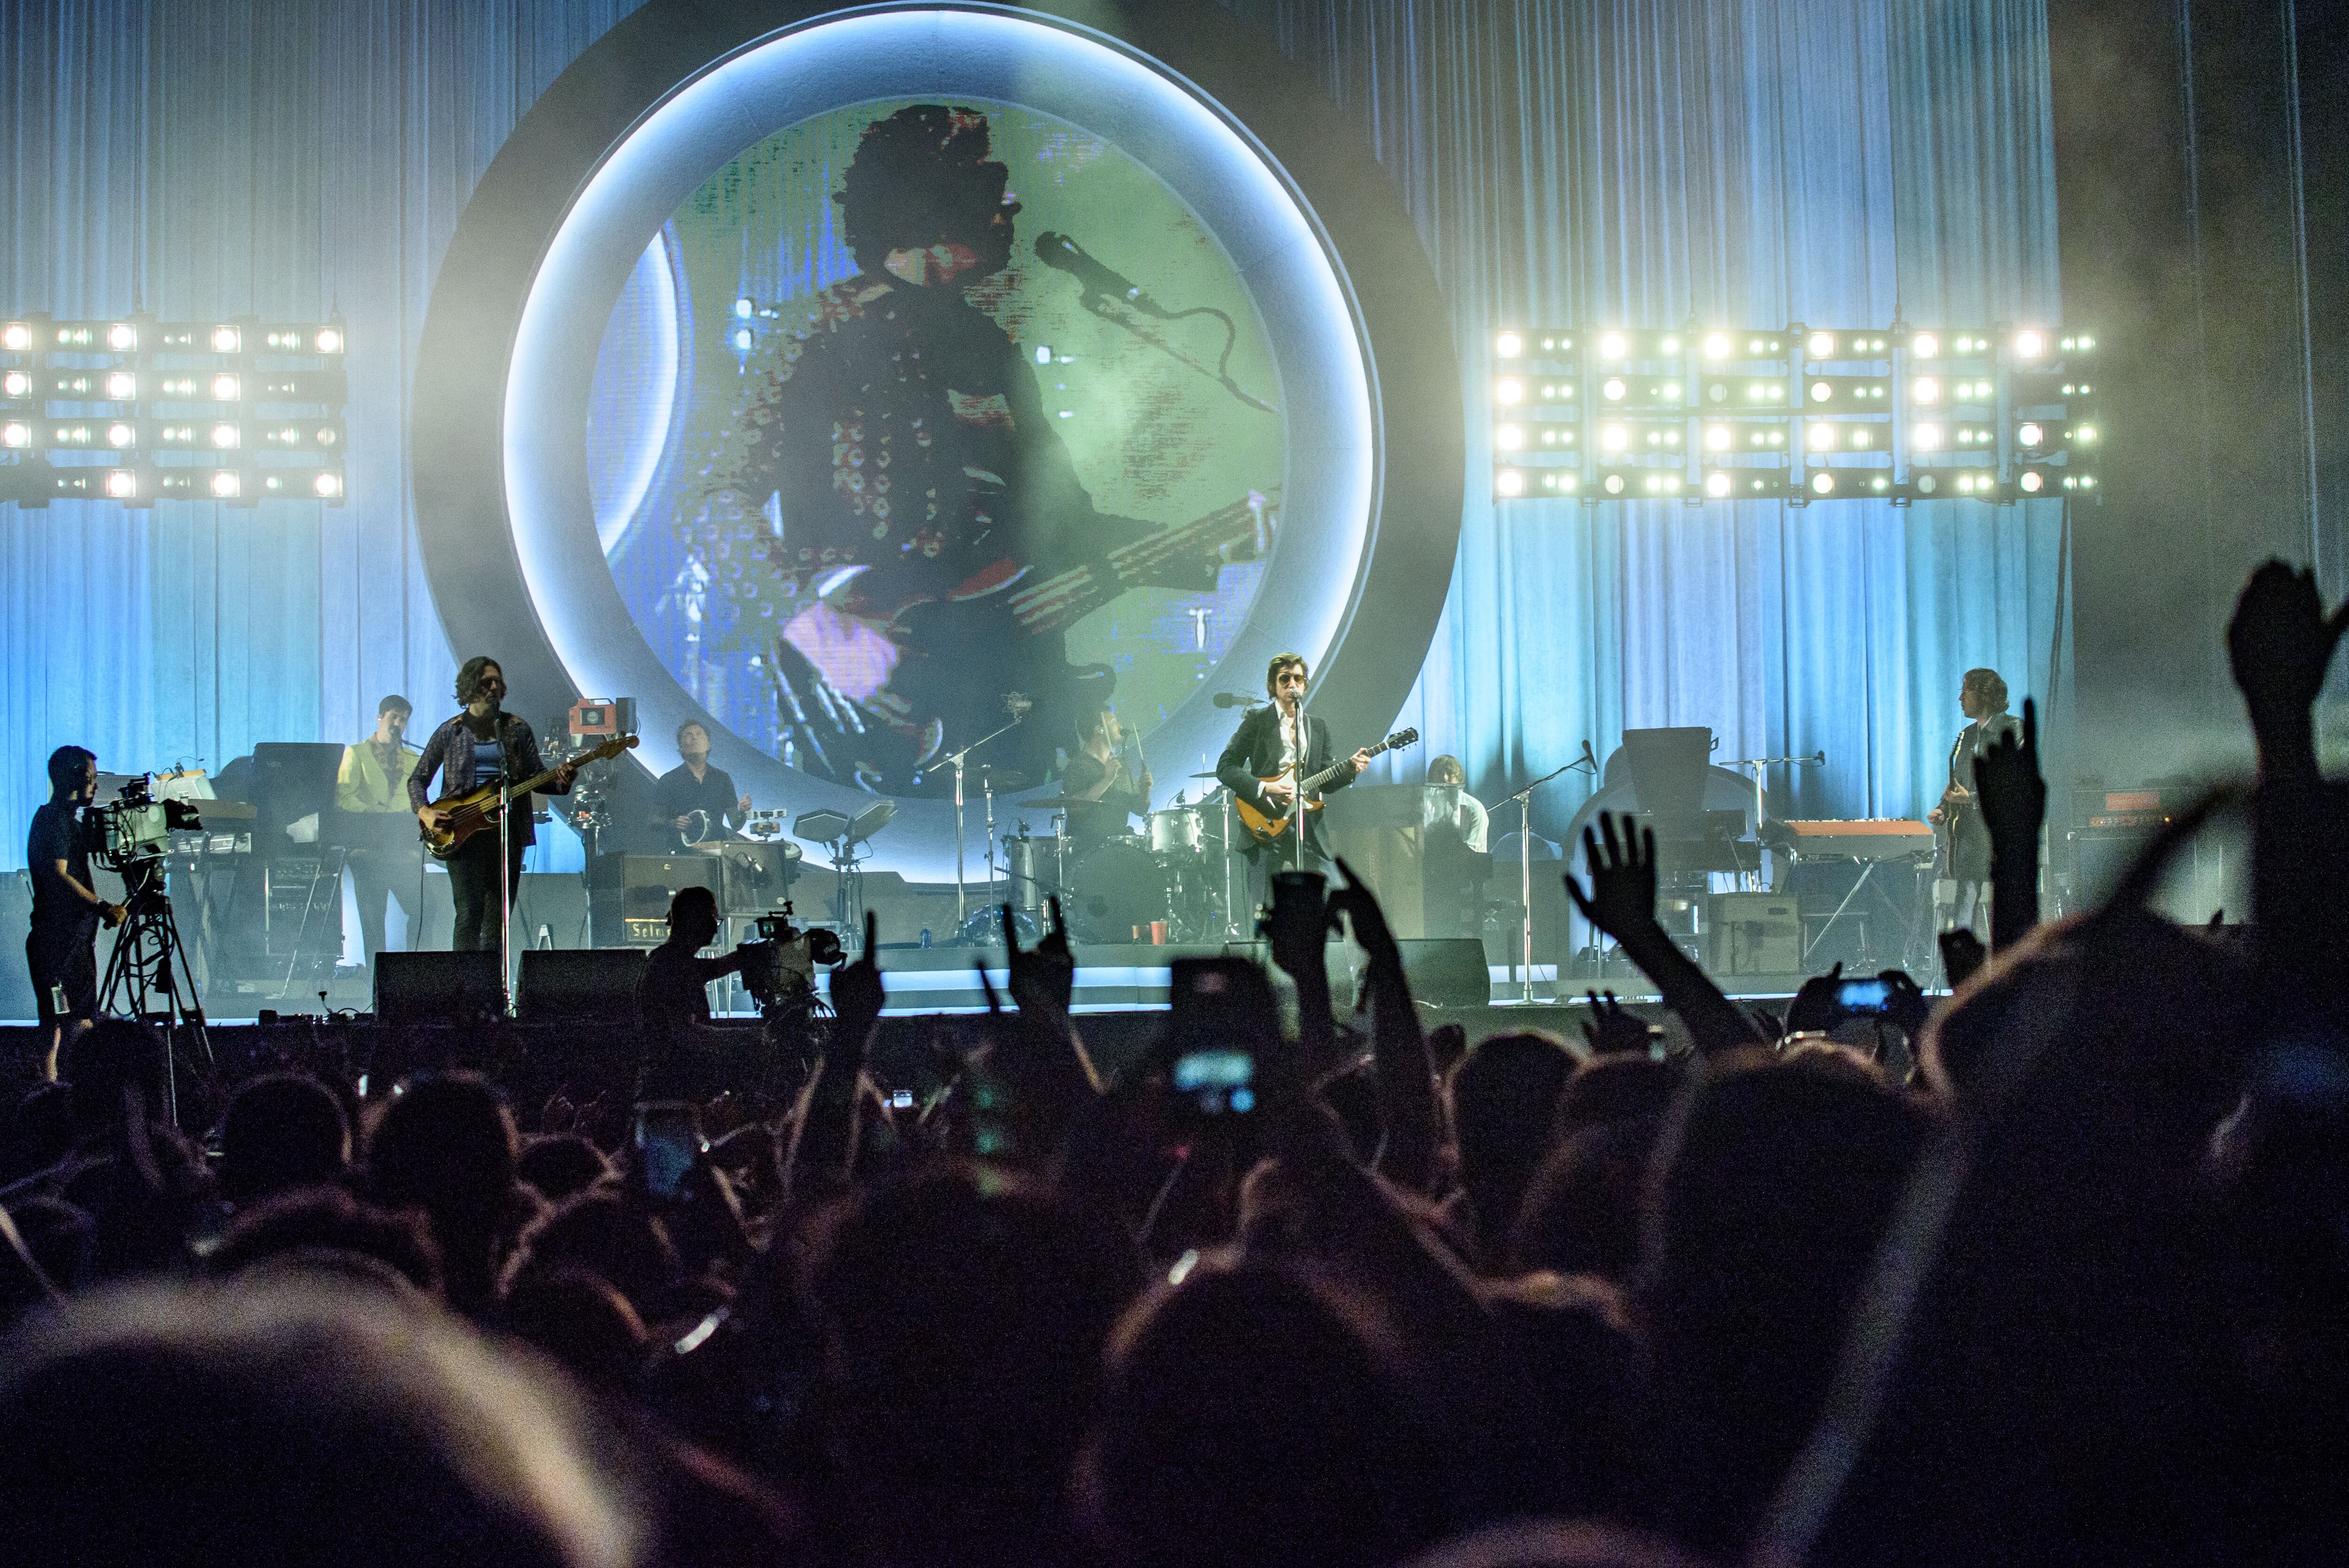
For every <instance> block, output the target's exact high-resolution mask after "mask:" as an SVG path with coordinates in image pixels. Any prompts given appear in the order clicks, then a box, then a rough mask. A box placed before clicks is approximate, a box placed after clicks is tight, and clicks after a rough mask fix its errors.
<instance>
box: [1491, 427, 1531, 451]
mask: <svg viewBox="0 0 2349 1568" xmlns="http://www.w3.org/2000/svg"><path fill="white" fill-rule="evenodd" d="M1493 444H1494V445H1495V446H1496V447H1498V448H1500V449H1501V450H1503V451H1505V452H1514V451H1516V449H1518V448H1519V447H1522V446H1524V445H1525V444H1526V428H1525V427H1524V426H1523V425H1504V426H1502V427H1501V428H1499V429H1497V430H1495V431H1494V432H1493Z"/></svg>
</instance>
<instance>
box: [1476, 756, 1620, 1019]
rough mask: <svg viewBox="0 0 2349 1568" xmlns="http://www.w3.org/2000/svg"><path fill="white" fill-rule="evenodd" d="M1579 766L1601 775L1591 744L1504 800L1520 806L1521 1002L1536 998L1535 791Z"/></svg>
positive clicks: (1519, 978)
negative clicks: (1576, 756)
mask: <svg viewBox="0 0 2349 1568" xmlns="http://www.w3.org/2000/svg"><path fill="white" fill-rule="evenodd" d="M1578 768H1587V769H1589V770H1590V776H1591V777H1592V778H1594V779H1595V778H1597V777H1598V776H1599V765H1598V763H1597V762H1595V761H1593V760H1592V759H1591V757H1590V748H1588V746H1585V747H1584V748H1583V754H1582V755H1581V756H1580V757H1578V758H1575V759H1574V760H1573V761H1571V762H1568V763H1567V764H1566V765H1565V766H1563V767H1560V768H1553V769H1550V770H1549V771H1548V772H1547V773H1545V774H1543V775H1542V776H1541V777H1540V778H1538V779H1535V780H1534V781H1533V782H1532V783H1530V784H1528V785H1526V787H1525V788H1524V789H1520V790H1518V791H1517V792H1516V794H1514V795H1505V796H1503V797H1502V798H1501V800H1500V804H1501V805H1504V806H1506V805H1508V804H1510V803H1511V802H1513V801H1514V802H1515V803H1516V808H1517V910H1518V920H1519V930H1518V938H1519V951H1518V954H1517V955H1518V957H1519V958H1520V959H1521V960H1523V965H1522V967H1520V968H1519V969H1518V971H1517V1000H1518V1001H1520V1002H1530V1001H1532V1000H1533V999H1534V830H1533V813H1534V791H1535V790H1537V789H1540V788H1541V787H1542V786H1543V785H1545V784H1547V783H1548V782H1549V781H1550V780H1551V779H1555V778H1557V776H1558V775H1559V774H1561V773H1570V772H1572V771H1573V770H1574V769H1578ZM1552 985H1553V986H1554V985H1556V982H1555V981H1553V982H1552Z"/></svg>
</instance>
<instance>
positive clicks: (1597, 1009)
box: [1582, 991, 1655, 1057]
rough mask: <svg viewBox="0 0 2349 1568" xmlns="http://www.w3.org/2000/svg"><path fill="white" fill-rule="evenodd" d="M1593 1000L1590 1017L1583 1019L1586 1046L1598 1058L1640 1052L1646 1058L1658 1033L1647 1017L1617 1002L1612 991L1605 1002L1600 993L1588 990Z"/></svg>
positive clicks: (1586, 994)
mask: <svg viewBox="0 0 2349 1568" xmlns="http://www.w3.org/2000/svg"><path fill="white" fill-rule="evenodd" d="M1583 995H1585V996H1588V998H1589V999H1590V1016H1588V1018H1585V1019H1583V1020H1582V1038H1583V1043H1584V1044H1586V1045H1588V1047H1590V1054H1591V1055H1592V1056H1594V1057H1606V1056H1622V1055H1626V1054H1629V1053H1633V1052H1636V1053H1638V1054H1639V1055H1640V1056H1645V1055H1647V1054H1648V1051H1649V1049H1650V1047H1651V1044H1652V1042H1653V1041H1654V1039H1655V1031H1654V1030H1653V1029H1652V1028H1651V1026H1649V1024H1648V1021H1647V1020H1646V1019H1645V1018H1642V1017H1640V1016H1639V1015H1638V1014H1637V1013H1634V1012H1631V1011H1630V1009H1628V1008H1626V1007H1625V1006H1623V1004H1621V1003H1620V1002H1618V1001H1617V1000H1615V993H1614V992H1612V991H1609V992H1608V993H1607V995H1606V997H1605V998H1604V999H1603V1000H1602V999H1601V998H1600V996H1599V993H1598V992H1596V991H1586V992H1584V993H1583Z"/></svg>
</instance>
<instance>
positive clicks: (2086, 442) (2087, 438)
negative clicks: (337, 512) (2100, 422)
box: [2072, 425, 2096, 447]
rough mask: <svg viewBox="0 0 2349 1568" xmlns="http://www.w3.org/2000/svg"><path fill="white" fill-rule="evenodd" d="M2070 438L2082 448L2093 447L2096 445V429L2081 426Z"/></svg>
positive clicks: (2089, 426)
mask: <svg viewBox="0 0 2349 1568" xmlns="http://www.w3.org/2000/svg"><path fill="white" fill-rule="evenodd" d="M2072 438H2073V439H2074V440H2075V441H2077V442H2079V443H2080V445H2082V446H2084V447H2093V446H2095V444H2096V428H2095V426H2094V425H2083V426H2081V427H2080V428H2078V429H2077V430H2075V431H2074V432H2073V433H2072Z"/></svg>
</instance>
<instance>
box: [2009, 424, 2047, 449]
mask: <svg viewBox="0 0 2349 1568" xmlns="http://www.w3.org/2000/svg"><path fill="white" fill-rule="evenodd" d="M2014 438H2015V439H2016V440H2018V441H2021V442H2022V443H2023V445H2024V446H2026V447H2035V446H2037V445H2038V444H2039V443H2040V442H2042V441H2044V440H2045V439H2046V438H2047V432H2046V431H2044V430H2043V429H2041V428H2039V427H2038V426H2036V425H2025V426H2023V428H2021V429H2019V430H2017V431H2016V432H2015V433H2014Z"/></svg>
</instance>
